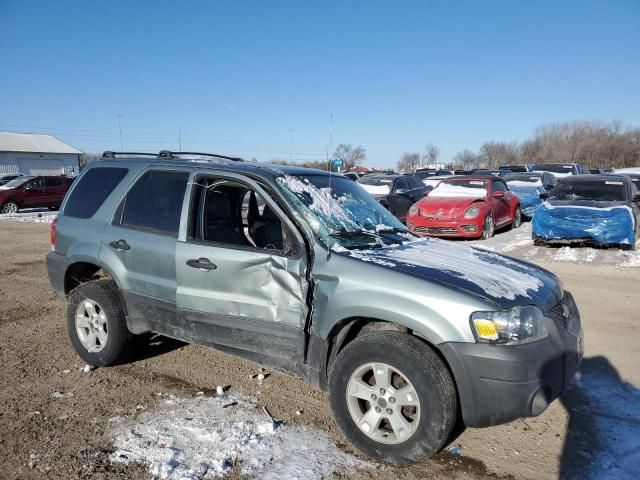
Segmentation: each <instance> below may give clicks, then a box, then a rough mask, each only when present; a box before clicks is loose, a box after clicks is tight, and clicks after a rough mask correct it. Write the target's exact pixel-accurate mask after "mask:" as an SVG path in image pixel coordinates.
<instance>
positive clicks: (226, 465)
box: [111, 395, 371, 480]
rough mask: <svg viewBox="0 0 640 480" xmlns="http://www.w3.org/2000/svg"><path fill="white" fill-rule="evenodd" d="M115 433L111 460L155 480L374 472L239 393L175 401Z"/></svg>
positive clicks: (124, 422)
mask: <svg viewBox="0 0 640 480" xmlns="http://www.w3.org/2000/svg"><path fill="white" fill-rule="evenodd" d="M232 402H237V404H236V405H235V406H232V407H228V408H224V406H225V405H229V404H230V403H232ZM111 429H112V431H111V433H112V435H113V443H114V446H115V447H116V452H115V453H114V454H113V455H112V461H115V462H125V463H129V462H141V463H145V464H148V465H149V471H150V473H151V475H152V476H153V478H162V479H196V478H197V479H200V478H216V477H221V476H224V475H225V474H226V473H228V472H229V471H230V470H231V468H232V467H234V466H237V468H239V470H240V471H241V473H242V474H246V475H251V476H253V477H256V478H261V479H266V480H271V479H274V480H275V479H280V480H287V479H292V480H293V479H299V478H326V477H329V476H330V475H331V474H332V473H333V472H343V473H345V472H346V473H348V472H349V471H351V470H354V469H356V468H369V467H370V466H371V465H370V464H369V463H367V462H364V461H361V460H358V459H357V458H355V457H354V456H352V455H349V454H346V453H344V452H342V451H341V450H340V449H339V448H338V447H336V446H335V445H334V444H333V443H332V442H331V441H330V440H329V439H328V438H327V436H326V435H325V434H324V433H322V432H319V431H317V430H314V429H311V428H301V427H288V426H285V425H280V424H278V423H275V422H274V421H273V420H272V419H271V418H270V417H268V416H267V415H266V414H265V413H263V412H262V411H260V410H258V409H257V407H256V403H255V401H253V400H252V399H250V398H247V397H244V396H241V395H234V396H231V395H227V396H225V397H222V398H218V397H204V396H198V397H195V398H180V397H173V396H170V397H169V398H167V399H166V400H164V401H163V402H162V404H161V407H160V409H158V410H156V411H145V412H141V413H138V414H136V415H135V416H134V417H129V418H122V417H118V418H115V419H112V427H111Z"/></svg>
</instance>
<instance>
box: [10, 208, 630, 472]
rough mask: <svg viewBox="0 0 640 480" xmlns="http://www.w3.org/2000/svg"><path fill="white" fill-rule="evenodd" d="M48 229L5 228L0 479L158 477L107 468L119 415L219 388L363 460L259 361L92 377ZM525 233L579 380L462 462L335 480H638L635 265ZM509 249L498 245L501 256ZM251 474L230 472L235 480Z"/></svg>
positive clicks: (148, 342)
mask: <svg viewBox="0 0 640 480" xmlns="http://www.w3.org/2000/svg"><path fill="white" fill-rule="evenodd" d="M525 228H526V227H525ZM48 229H49V226H48V225H46V224H41V223H28V222H18V221H13V220H9V219H7V220H6V221H2V222H0V258H1V259H2V260H1V261H0V299H1V300H0V365H1V367H0V405H2V408H0V477H2V478H44V477H47V478H87V477H91V478H150V477H151V474H150V473H149V470H148V466H147V465H143V464H131V463H128V464H127V463H114V462H112V461H111V455H112V453H113V452H114V451H115V447H114V445H113V438H112V437H113V434H112V429H111V425H112V423H113V421H112V420H111V419H113V418H114V417H124V418H126V419H129V420H132V421H135V419H136V418H137V417H138V416H140V415H141V412H152V411H155V410H157V409H158V408H159V407H160V403H161V402H162V401H163V399H166V398H168V397H169V395H176V396H178V397H181V398H182V397H184V398H194V397H196V395H197V393H198V392H204V394H205V396H207V395H212V396H213V395H215V389H216V386H217V385H225V386H226V385H229V386H230V392H237V393H238V394H242V395H245V396H247V397H250V398H252V399H254V401H255V402H256V404H257V406H258V407H259V408H261V407H263V406H264V407H266V408H267V409H268V412H270V414H271V415H272V416H273V417H274V418H275V419H277V420H279V421H283V422H285V424H286V425H288V426H291V427H311V428H313V429H315V430H317V431H320V432H324V433H326V434H327V435H328V437H329V438H330V439H331V440H332V441H333V442H334V443H335V444H336V445H337V447H338V448H340V449H341V450H342V451H344V452H347V453H355V452H353V451H352V450H351V449H350V447H349V446H348V445H347V444H346V442H345V441H344V440H343V439H342V438H341V436H340V434H339V433H338V431H337V427H336V426H335V425H334V423H333V420H332V418H331V415H330V412H329V408H328V405H327V399H326V395H325V394H324V393H321V392H316V391H314V390H312V389H311V388H310V387H308V386H307V385H306V384H305V383H303V382H302V381H299V380H297V379H295V378H292V377H290V376H288V375H285V374H280V373H277V372H271V375H270V376H268V377H267V378H266V379H265V380H264V381H263V382H262V383H259V382H258V381H256V379H255V378H252V377H253V376H254V375H255V374H256V373H258V372H259V371H260V369H259V367H258V366H256V365H254V364H251V363H249V362H245V361H242V360H239V359H236V358H234V357H231V356H228V355H224V354H220V353H218V352H215V351H213V350H210V349H206V348H202V347H197V346H191V345H184V344H181V343H179V342H175V341H170V340H167V339H163V338H144V339H141V340H140V341H139V343H138V346H137V351H136V355H135V358H134V359H133V361H132V362H130V363H128V364H126V365H121V366H117V367H112V368H106V369H98V370H93V371H91V372H84V371H83V370H82V368H83V367H84V364H83V363H82V362H81V360H80V359H79V357H77V356H76V355H75V353H74V351H73V350H72V347H71V345H70V343H69V341H68V339H67V333H66V316H65V307H66V305H65V302H64V301H63V300H61V299H59V298H57V297H56V296H55V295H54V294H53V292H52V290H51V288H50V286H49V281H48V279H47V275H46V268H45V263H44V257H45V255H46V253H47V251H48V249H49V245H48ZM518 234H520V235H523V234H522V232H509V233H507V234H503V235H512V236H513V239H514V242H516V243H517V242H520V243H518V244H514V242H511V243H509V241H508V238H507V237H504V238H507V241H506V242H503V243H505V245H507V244H508V245H511V246H510V247H508V249H507V250H508V253H509V254H511V255H515V256H520V257H523V258H532V259H534V260H535V261H536V262H538V263H540V264H542V265H543V266H545V267H547V268H549V269H551V270H552V271H554V272H555V273H556V274H558V275H559V276H560V278H561V279H562V280H563V281H564V283H565V285H566V286H567V287H568V289H570V290H571V291H572V293H573V294H574V296H575V298H576V301H577V303H578V305H579V307H580V309H581V314H582V318H583V325H584V328H585V341H586V345H585V350H586V352H585V360H584V363H583V369H582V376H581V379H580V380H579V381H576V382H574V385H573V386H572V388H571V389H570V390H569V391H568V392H566V394H564V395H563V397H562V398H561V399H560V400H559V401H556V402H554V404H553V405H552V406H551V407H550V408H549V409H548V410H547V411H546V412H545V413H544V414H543V415H542V416H540V417H538V418H535V419H527V420H521V421H517V422H514V423H511V424H508V425H503V426H500V427H495V428H491V429H478V430H475V429H468V430H466V431H465V432H463V433H462V434H461V435H460V436H459V437H458V438H457V439H455V440H454V442H453V444H452V446H457V447H459V448H460V452H461V454H460V455H454V454H451V453H448V452H447V451H445V452H443V453H440V454H439V455H438V456H436V458H434V459H433V460H431V461H428V462H425V463H422V464H420V465H416V466H413V467H411V468H404V469H394V468H390V467H382V466H371V467H370V468H365V469H357V470H353V471H345V470H344V468H342V467H337V468H336V471H335V472H334V473H333V476H334V477H335V478H346V477H347V476H348V477H349V478H354V479H355V478H374V479H378V478H380V479H381V478H403V479H404V478H407V479H418V478H509V477H514V478H523V479H549V478H557V477H559V476H560V477H562V478H571V477H573V476H575V477H576V478H584V476H585V475H587V476H591V477H593V478H611V477H615V478H640V471H639V470H640V467H639V465H640V458H639V457H640V453H639V452H640V422H639V421H638V418H640V394H639V390H638V388H640V369H639V368H638V365H640V342H638V339H639V338H640V337H639V328H638V320H639V316H638V310H639V309H638V307H640V302H639V301H638V295H637V292H638V285H639V284H640V268H637V267H638V266H640V262H637V261H636V260H637V258H638V257H635V256H630V257H629V258H624V259H621V261H620V262H613V263H611V262H602V263H600V262H597V261H593V259H592V260H591V261H590V260H588V258H590V257H591V256H592V255H591V254H587V255H584V254H583V253H581V252H578V253H579V255H577V256H572V255H569V256H568V257H567V258H568V260H564V261H559V260H558V259H557V258H554V253H551V254H548V252H545V254H544V255H543V254H541V252H540V251H539V250H537V251H536V252H535V254H532V253H531V252H532V248H533V247H532V246H531V245H529V244H528V243H527V242H526V241H525V240H526V238H525V236H522V238H519V237H518V238H516V237H517V235H518ZM498 238H499V239H500V238H502V237H498ZM500 241H502V240H500ZM500 241H499V242H497V243H495V244H493V247H492V248H494V249H496V250H502V249H503V248H502V247H500V245H502V243H500ZM496 245H497V246H496ZM490 246H491V245H490ZM579 250H582V249H579ZM557 253H558V251H557V250H556V252H555V254H557ZM562 255H563V257H564V256H565V254H564V253H563V254H562ZM615 255H617V253H615V254H614V253H609V254H603V256H607V258H608V257H611V256H615ZM634 255H635V254H634ZM585 258H587V260H584V259H585ZM580 259H583V260H584V261H581V260H580ZM634 259H636V260H634ZM626 262H627V263H626ZM634 262H635V263H634ZM623 265H626V266H623ZM296 411H299V413H301V414H300V415H298V414H297V413H296ZM330 461H331V458H327V462H330ZM241 471H242V470H241V465H239V464H238V465H233V466H232V467H231V470H230V472H229V473H228V478H238V477H242V473H241Z"/></svg>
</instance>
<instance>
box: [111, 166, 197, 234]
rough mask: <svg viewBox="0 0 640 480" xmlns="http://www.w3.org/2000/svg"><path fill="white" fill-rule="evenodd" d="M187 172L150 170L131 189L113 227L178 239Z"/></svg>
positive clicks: (187, 177) (119, 209)
mask: <svg viewBox="0 0 640 480" xmlns="http://www.w3.org/2000/svg"><path fill="white" fill-rule="evenodd" d="M188 179H189V174H188V173H187V172H175V171H161V170H152V171H149V172H147V173H145V174H144V175H143V176H142V177H140V179H139V180H138V181H137V182H136V183H135V184H134V185H133V187H131V190H129V192H128V193H127V196H126V197H125V199H124V202H123V204H122V205H121V206H120V207H119V208H118V212H117V213H116V219H115V222H114V223H116V224H120V225H122V226H125V227H129V228H135V229H140V230H148V231H151V232H155V233H161V234H165V235H173V236H177V235H178V229H179V227H180V214H181V213H182V202H183V200H184V194H185V191H186V188H187V180H188Z"/></svg>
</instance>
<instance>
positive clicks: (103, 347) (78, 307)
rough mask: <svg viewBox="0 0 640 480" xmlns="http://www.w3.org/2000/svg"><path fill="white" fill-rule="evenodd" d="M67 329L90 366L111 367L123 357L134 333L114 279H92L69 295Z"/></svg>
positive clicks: (80, 353) (74, 345) (72, 341)
mask: <svg viewBox="0 0 640 480" xmlns="http://www.w3.org/2000/svg"><path fill="white" fill-rule="evenodd" d="M67 328H68V330H69V338H70V339H71V343H72V344H73V347H74V348H75V350H76V352H77V353H78V355H80V357H82V359H83V360H84V361H85V362H87V363H88V364H90V365H94V366H96V367H107V366H109V365H114V364H116V363H118V362H119V361H120V360H122V359H123V357H124V356H125V353H127V346H128V344H129V342H130V341H131V339H132V338H133V335H132V334H131V332H129V330H128V328H127V323H126V320H125V316H124V311H123V308H122V303H121V301H120V297H119V295H118V290H117V286H116V285H115V283H114V282H113V281H111V280H92V281H90V282H87V283H83V284H82V285H80V286H79V287H78V288H76V289H75V290H74V291H73V292H72V294H71V295H70V297H69V304H68V306H67Z"/></svg>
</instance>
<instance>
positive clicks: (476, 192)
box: [429, 180, 487, 198]
mask: <svg viewBox="0 0 640 480" xmlns="http://www.w3.org/2000/svg"><path fill="white" fill-rule="evenodd" d="M478 183H479V184H484V183H485V182H482V181H480V180H478ZM486 196H487V189H486V188H475V187H466V186H464V185H454V184H452V183H439V184H438V185H437V186H436V187H435V188H434V189H433V190H431V192H429V197H465V198H484V197H486Z"/></svg>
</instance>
